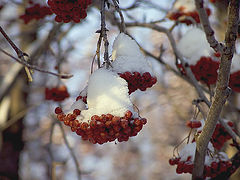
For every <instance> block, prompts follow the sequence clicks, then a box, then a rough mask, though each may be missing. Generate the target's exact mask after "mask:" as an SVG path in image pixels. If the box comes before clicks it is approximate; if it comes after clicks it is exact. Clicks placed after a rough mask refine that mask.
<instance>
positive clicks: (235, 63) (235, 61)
mask: <svg viewBox="0 0 240 180" xmlns="http://www.w3.org/2000/svg"><path fill="white" fill-rule="evenodd" d="M237 71H240V55H239V54H234V55H233V58H232V66H231V73H234V72H237Z"/></svg>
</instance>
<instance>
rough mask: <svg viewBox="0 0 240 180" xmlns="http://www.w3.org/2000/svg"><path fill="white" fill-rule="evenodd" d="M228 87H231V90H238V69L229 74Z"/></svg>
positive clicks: (239, 87) (239, 83)
mask: <svg viewBox="0 0 240 180" xmlns="http://www.w3.org/2000/svg"><path fill="white" fill-rule="evenodd" d="M229 87H230V88H232V90H233V91H236V92H240V71H237V72H234V73H232V74H231V75H230V79H229Z"/></svg>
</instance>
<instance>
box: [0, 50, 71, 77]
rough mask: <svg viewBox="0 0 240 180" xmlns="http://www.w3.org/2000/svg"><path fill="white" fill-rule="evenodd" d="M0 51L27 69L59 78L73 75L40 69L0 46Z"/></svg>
mask: <svg viewBox="0 0 240 180" xmlns="http://www.w3.org/2000/svg"><path fill="white" fill-rule="evenodd" d="M0 51H1V52H3V53H4V54H6V55H7V56H9V57H11V58H12V59H14V60H15V61H17V62H18V63H20V64H22V65H23V66H25V67H27V68H29V69H34V70H36V71H39V72H42V73H47V74H51V75H54V76H57V77H60V78H63V79H68V78H71V77H73V75H72V74H58V73H54V72H50V71H47V70H44V69H41V68H39V67H37V66H35V65H30V64H28V63H27V61H22V60H21V59H18V58H16V57H14V56H12V55H11V54H9V53H8V52H6V51H4V50H3V49H2V48H0Z"/></svg>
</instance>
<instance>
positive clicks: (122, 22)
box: [112, 0, 126, 33]
mask: <svg viewBox="0 0 240 180" xmlns="http://www.w3.org/2000/svg"><path fill="white" fill-rule="evenodd" d="M112 2H113V4H114V7H115V10H116V11H117V12H118V14H119V16H120V19H121V26H120V31H121V32H124V33H126V25H125V22H124V17H123V14H122V11H121V10H120V8H119V6H118V3H117V0H112Z"/></svg>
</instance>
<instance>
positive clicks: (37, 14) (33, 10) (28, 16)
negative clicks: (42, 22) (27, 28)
mask: <svg viewBox="0 0 240 180" xmlns="http://www.w3.org/2000/svg"><path fill="white" fill-rule="evenodd" d="M31 4H32V3H31ZM51 14H52V11H51V10H50V8H49V7H47V6H41V5H40V4H33V5H32V6H31V7H28V8H26V9H25V13H24V14H23V15H21V16H20V17H19V18H20V19H22V20H23V21H24V23H25V24H27V23H29V22H30V21H31V20H33V19H35V20H39V19H43V18H44V17H45V16H47V15H51Z"/></svg>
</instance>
